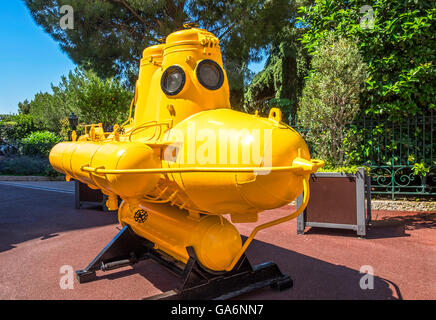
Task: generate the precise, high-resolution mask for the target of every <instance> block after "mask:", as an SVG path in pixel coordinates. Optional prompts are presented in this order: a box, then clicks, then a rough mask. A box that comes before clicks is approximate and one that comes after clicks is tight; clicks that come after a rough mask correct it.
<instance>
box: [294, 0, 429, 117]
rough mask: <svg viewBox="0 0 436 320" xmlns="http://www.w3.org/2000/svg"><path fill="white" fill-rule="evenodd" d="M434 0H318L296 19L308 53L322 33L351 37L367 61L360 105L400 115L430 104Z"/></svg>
mask: <svg viewBox="0 0 436 320" xmlns="http://www.w3.org/2000/svg"><path fill="white" fill-rule="evenodd" d="M435 4H436V2H434V1H417V0H415V1H414V0H408V1H404V0H379V1H366V0H349V1H342V0H319V1H316V2H311V1H310V2H307V5H306V6H305V7H301V8H300V10H299V12H300V14H301V17H300V18H298V20H299V21H300V23H301V25H302V27H305V28H306V30H307V31H306V33H305V34H304V36H303V37H302V42H303V43H304V44H305V45H306V48H307V49H308V50H309V51H310V52H312V51H313V50H314V49H315V47H316V46H317V44H318V43H319V41H321V40H322V39H323V38H324V37H325V35H326V33H328V32H334V33H335V34H336V35H338V36H339V35H340V36H343V37H346V38H349V39H353V40H354V39H356V40H357V43H358V46H359V51H360V53H361V54H362V56H363V57H364V61H365V62H366V63H368V65H369V75H368V78H367V79H366V88H365V89H366V90H365V91H363V92H362V94H361V105H362V106H364V111H365V112H366V113H367V114H369V115H374V114H375V115H378V114H380V115H388V116H389V117H391V118H393V119H401V118H403V117H407V116H410V115H415V114H417V113H418V114H420V113H428V111H429V110H430V109H432V108H435V107H436V105H435V99H434V79H435V76H436V65H435V59H436V51H435V46H436V38H435V33H436V29H435V28H436V23H435V22H436V5H435Z"/></svg>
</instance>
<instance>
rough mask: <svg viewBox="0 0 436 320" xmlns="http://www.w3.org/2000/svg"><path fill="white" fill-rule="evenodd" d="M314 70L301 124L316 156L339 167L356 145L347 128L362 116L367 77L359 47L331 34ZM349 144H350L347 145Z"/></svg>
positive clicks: (316, 56)
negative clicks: (361, 109) (359, 114)
mask: <svg viewBox="0 0 436 320" xmlns="http://www.w3.org/2000/svg"><path fill="white" fill-rule="evenodd" d="M312 67H313V70H312V71H311V73H310V76H309V77H308V79H307V81H306V84H305V86H304V89H303V93H302V97H301V101H300V108H299V110H298V120H299V121H300V123H301V125H302V126H303V127H304V128H306V129H309V131H308V132H307V133H306V134H305V138H306V139H307V141H308V142H309V144H311V147H312V150H313V151H314V153H315V156H317V157H320V158H321V159H324V160H326V161H327V162H329V163H332V164H335V165H339V166H340V165H344V164H346V159H345V155H346V154H347V152H348V151H349V149H350V148H352V147H353V144H355V143H356V141H354V139H353V135H352V133H351V132H350V129H348V128H347V127H348V126H349V125H350V124H351V122H352V121H353V120H354V118H355V117H356V115H357V114H358V112H359V110H360V108H359V94H360V91H361V88H362V87H363V83H364V81H365V79H366V77H367V73H366V64H365V63H364V62H363V59H362V56H361V55H360V54H359V51H358V48H357V45H356V44H355V43H354V42H352V41H350V40H348V39H345V38H341V37H339V38H337V37H336V36H335V35H334V34H333V33H328V34H327V35H326V37H325V38H324V39H323V40H321V41H320V45H318V46H317V47H316V52H315V53H314V56H313V59H312ZM345 142H346V143H347V144H345Z"/></svg>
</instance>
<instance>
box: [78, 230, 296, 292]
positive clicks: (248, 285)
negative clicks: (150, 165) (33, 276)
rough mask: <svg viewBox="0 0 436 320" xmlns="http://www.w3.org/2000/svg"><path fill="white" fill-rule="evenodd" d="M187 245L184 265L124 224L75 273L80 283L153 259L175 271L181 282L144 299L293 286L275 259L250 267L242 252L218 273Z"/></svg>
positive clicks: (282, 288) (283, 288)
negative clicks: (234, 261) (235, 260)
mask: <svg viewBox="0 0 436 320" xmlns="http://www.w3.org/2000/svg"><path fill="white" fill-rule="evenodd" d="M186 249H187V251H188V255H189V260H188V262H187V263H186V265H185V264H181V263H180V262H178V261H176V260H175V259H173V258H172V257H170V256H168V255H166V254H165V253H163V252H160V251H158V250H155V249H153V243H151V242H149V241H148V240H146V239H144V238H141V237H139V236H137V235H136V234H135V233H134V232H133V231H132V230H131V228H130V227H129V226H128V225H126V226H124V227H123V229H122V230H121V231H120V232H119V233H118V234H117V235H116V236H115V237H114V238H113V239H112V240H111V241H110V242H109V243H108V244H107V245H106V247H105V248H104V249H103V250H102V251H101V252H100V253H99V254H98V255H97V256H96V257H95V258H94V260H92V261H91V263H90V264H89V265H88V266H87V267H86V268H85V269H83V270H77V271H76V277H77V280H78V281H79V283H85V282H91V281H94V280H97V279H98V277H97V276H96V271H97V270H101V271H107V270H113V269H117V268H121V267H125V266H128V265H134V264H136V263H138V262H139V261H142V260H146V259H152V260H154V261H156V262H157V263H159V264H160V265H162V266H163V267H165V268H166V269H168V270H169V271H171V272H172V273H174V274H175V275H177V276H178V277H179V278H180V279H181V282H180V284H179V286H178V287H177V288H176V289H174V290H171V291H168V292H164V293H162V294H158V295H156V296H152V297H148V298H145V299H147V300H200V299H218V300H222V299H229V298H233V297H236V296H239V295H241V294H244V293H248V292H251V291H254V290H257V289H260V288H265V287H268V286H269V287H271V288H274V289H277V290H280V291H281V290H285V289H289V288H292V286H293V281H292V279H291V278H290V277H289V276H287V275H284V274H282V273H281V271H280V269H279V267H278V266H277V265H276V264H275V263H272V262H267V263H263V264H260V265H257V266H254V267H252V266H251V264H250V262H249V261H248V259H247V257H246V256H245V255H243V256H242V257H241V259H240V260H239V262H238V263H237V264H236V266H235V267H234V268H233V270H232V271H229V272H220V273H218V272H214V271H211V270H207V269H206V268H204V267H203V266H201V265H200V263H199V262H198V260H197V258H196V256H195V252H194V249H193V248H192V247H187V248H186Z"/></svg>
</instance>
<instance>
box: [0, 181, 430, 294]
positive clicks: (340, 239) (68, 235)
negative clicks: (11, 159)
mask: <svg viewBox="0 0 436 320" xmlns="http://www.w3.org/2000/svg"><path fill="white" fill-rule="evenodd" d="M23 185H24V186H26V187H24V186H23ZM40 187H41V190H39V189H36V188H40ZM42 189H43V190H42ZM73 189H74V187H73V185H72V183H65V182H39V183H37V182H32V183H30V182H20V183H15V184H8V183H0V299H140V298H144V297H147V296H151V295H154V294H158V293H160V292H162V291H167V290H169V289H172V288H173V287H174V285H175V283H176V281H177V279H176V278H175V277H174V276H173V275H172V274H170V273H169V272H167V271H165V270H164V269H162V268H161V267H160V266H159V265H157V264H156V263H154V262H152V261H144V262H141V263H140V264H138V265H136V266H135V267H134V268H132V267H125V268H123V269H118V270H114V271H111V272H107V273H104V274H103V273H99V275H101V278H100V280H98V281H95V282H92V283H87V284H82V285H79V284H78V283H77V282H75V284H74V289H72V290H70V289H65V290H63V289H61V288H60V286H59V282H60V279H61V276H62V275H61V274H60V268H61V266H63V265H71V266H72V267H73V268H74V269H75V270H76V269H81V268H83V267H85V266H86V265H87V264H88V263H89V262H90V260H92V259H93V258H94V256H95V255H96V254H97V253H98V252H99V251H100V250H101V249H102V248H103V247H104V246H105V245H106V244H107V243H108V242H109V241H110V240H111V239H112V237H113V236H115V234H116V233H117V232H118V228H119V226H118V224H117V218H116V216H115V215H113V214H108V213H104V212H103V211H98V210H84V209H82V210H75V209H74V195H73V193H72V190H73ZM289 210H293V207H291V206H286V207H283V208H280V209H277V210H272V211H269V212H265V213H263V214H261V217H262V218H261V220H262V221H264V220H269V219H272V218H275V217H278V216H281V215H284V214H287V213H289ZM373 216H374V218H375V219H376V221H375V222H374V226H373V227H372V228H371V230H370V231H369V236H368V238H367V239H358V238H356V236H355V235H354V233H353V232H351V231H343V230H337V231H333V230H326V229H314V228H312V229H310V230H308V232H307V233H306V234H305V235H300V236H299V235H297V234H296V223H295V221H292V222H288V223H285V224H282V225H279V226H275V227H273V228H271V229H269V230H264V231H261V232H260V233H259V234H258V236H257V240H256V241H254V242H253V244H252V245H251V247H249V250H248V253H247V255H248V257H249V258H250V259H251V260H252V262H253V263H261V262H265V261H270V260H272V261H274V262H276V263H277V264H278V265H279V266H280V268H281V270H282V271H283V272H284V273H287V274H289V275H291V277H292V278H293V279H294V288H292V289H290V290H287V291H284V292H275V291H272V290H270V289H264V290H260V291H257V292H254V293H250V294H247V295H245V296H243V297H242V298H245V299H399V298H403V299H436V272H435V270H434V269H435V266H436V232H435V231H436V230H435V229H436V213H428V212H427V213H411V212H383V211H375V212H374V214H373ZM252 227H253V225H251V224H242V225H238V229H239V230H240V231H241V233H242V234H244V235H247V234H248V233H249V232H250V230H251V228H252ZM363 265H370V266H372V267H373V268H374V273H375V279H374V289H373V290H361V289H360V287H359V280H360V278H361V276H362V274H360V273H359V269H360V267H361V266H363Z"/></svg>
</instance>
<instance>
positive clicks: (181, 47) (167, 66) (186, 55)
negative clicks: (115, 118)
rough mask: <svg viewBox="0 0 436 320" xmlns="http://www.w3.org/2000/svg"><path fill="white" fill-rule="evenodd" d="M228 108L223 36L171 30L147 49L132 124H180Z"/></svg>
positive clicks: (206, 32)
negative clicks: (205, 113) (185, 120)
mask: <svg viewBox="0 0 436 320" xmlns="http://www.w3.org/2000/svg"><path fill="white" fill-rule="evenodd" d="M220 108H228V109H229V108H230V102H229V85H228V81H227V75H226V72H225V70H224V68H223V61H222V56H221V49H220V46H219V40H218V38H217V37H215V36H214V35H213V34H212V33H210V32H208V31H207V30H204V29H199V28H190V29H185V30H180V31H176V32H174V33H172V34H170V35H169V36H168V37H167V38H166V41H165V43H163V44H158V45H154V46H151V47H148V48H146V49H145V50H144V52H143V56H142V59H141V62H140V70H139V77H138V81H137V84H136V92H135V115H134V126H135V127H137V126H139V125H141V124H143V123H146V122H150V121H156V122H158V123H161V122H168V121H170V122H172V125H176V124H177V123H179V122H180V121H182V120H184V119H186V118H187V117H189V116H191V115H193V114H195V113H198V112H200V111H204V110H213V109H220Z"/></svg>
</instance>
